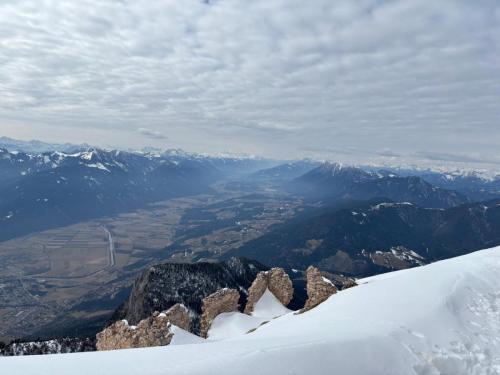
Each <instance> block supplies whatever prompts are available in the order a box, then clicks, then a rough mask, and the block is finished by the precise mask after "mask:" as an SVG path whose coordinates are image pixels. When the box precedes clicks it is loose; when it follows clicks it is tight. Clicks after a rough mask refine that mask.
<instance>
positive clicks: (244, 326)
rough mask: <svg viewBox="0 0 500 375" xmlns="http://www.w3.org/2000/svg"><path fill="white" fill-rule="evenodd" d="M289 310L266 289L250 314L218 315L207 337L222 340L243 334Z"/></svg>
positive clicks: (231, 313)
mask: <svg viewBox="0 0 500 375" xmlns="http://www.w3.org/2000/svg"><path fill="white" fill-rule="evenodd" d="M290 312H291V310H289V309H287V308H286V307H285V306H283V305H282V304H281V302H280V301H279V300H278V299H277V298H276V297H275V296H274V294H272V293H271V292H270V291H269V289H266V291H265V292H264V294H263V295H262V297H260V299H259V300H258V301H257V303H256V304H255V306H254V311H253V313H252V315H251V316H250V315H247V314H243V313H240V312H230V313H223V314H220V315H218V316H217V317H216V318H215V319H214V320H213V322H212V325H211V327H210V330H209V331H208V338H209V339H210V340H223V339H227V338H231V337H235V336H239V335H243V334H246V333H248V331H250V330H254V329H256V328H258V327H260V326H261V325H262V324H263V323H267V322H269V321H270V320H272V319H274V318H276V317H278V316H281V315H284V314H288V313H290Z"/></svg>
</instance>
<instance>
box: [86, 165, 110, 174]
mask: <svg viewBox="0 0 500 375" xmlns="http://www.w3.org/2000/svg"><path fill="white" fill-rule="evenodd" d="M85 165H86V166H87V167H89V168H97V169H100V170H103V171H106V172H110V170H109V169H108V168H106V167H105V166H104V164H102V163H92V164H85Z"/></svg>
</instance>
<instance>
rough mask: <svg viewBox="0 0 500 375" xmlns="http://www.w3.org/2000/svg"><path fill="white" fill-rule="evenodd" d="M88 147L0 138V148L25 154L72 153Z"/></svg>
mask: <svg viewBox="0 0 500 375" xmlns="http://www.w3.org/2000/svg"><path fill="white" fill-rule="evenodd" d="M90 147H91V146H90V145H88V144H86V143H84V144H81V145H74V144H71V143H47V142H42V141H38V140H31V141H21V140H18V139H12V138H9V137H0V148H5V149H8V150H11V151H18V152H25V153H42V152H49V151H61V152H68V153H73V152H76V151H79V150H83V149H87V148H90Z"/></svg>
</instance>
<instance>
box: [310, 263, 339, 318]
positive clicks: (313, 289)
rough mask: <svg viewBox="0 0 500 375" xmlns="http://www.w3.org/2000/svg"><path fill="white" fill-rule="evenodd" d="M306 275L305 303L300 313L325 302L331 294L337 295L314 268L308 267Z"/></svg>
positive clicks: (329, 282)
mask: <svg viewBox="0 0 500 375" xmlns="http://www.w3.org/2000/svg"><path fill="white" fill-rule="evenodd" d="M306 274H307V301H306V305H305V306H304V308H303V309H302V310H301V312H305V311H307V310H311V309H312V308H314V307H316V306H318V305H319V304H320V303H322V302H324V301H326V300H327V299H328V297H330V296H331V295H332V294H335V293H337V288H336V287H335V285H334V284H333V282H331V281H330V280H328V279H327V278H326V277H324V276H323V275H322V274H321V272H320V270H319V269H317V268H316V267H313V266H309V268H307V271H306Z"/></svg>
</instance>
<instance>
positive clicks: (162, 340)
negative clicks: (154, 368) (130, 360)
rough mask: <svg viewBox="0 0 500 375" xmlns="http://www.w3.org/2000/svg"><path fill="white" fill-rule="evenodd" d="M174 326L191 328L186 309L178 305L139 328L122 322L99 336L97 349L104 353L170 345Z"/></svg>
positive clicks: (124, 321) (144, 322) (106, 329)
mask: <svg viewBox="0 0 500 375" xmlns="http://www.w3.org/2000/svg"><path fill="white" fill-rule="evenodd" d="M172 324H175V325H176V326H178V327H180V328H183V329H188V328H189V315H188V310H187V308H186V307H184V306H183V305H181V304H176V305H174V306H172V308H170V309H169V310H168V311H165V312H162V313H159V312H157V311H156V312H155V313H154V314H153V316H151V317H149V318H147V319H143V320H141V321H140V322H139V324H137V326H131V325H129V324H128V322H127V321H126V320H120V321H118V322H116V323H114V324H112V325H111V326H109V327H108V328H105V329H104V330H103V331H101V332H99V333H98V334H97V336H96V338H97V343H96V348H97V350H99V351H102V350H116V349H129V348H144V347H150V346H164V345H168V344H170V341H172V337H173V336H174V334H173V333H172V330H171V326H172Z"/></svg>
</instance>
